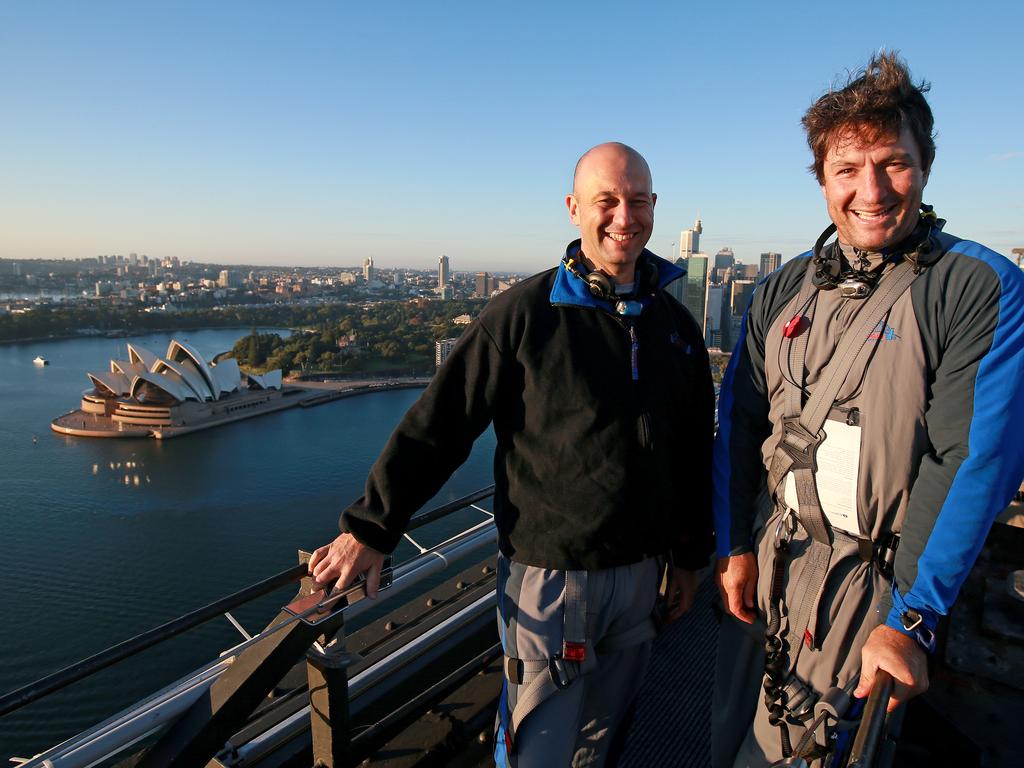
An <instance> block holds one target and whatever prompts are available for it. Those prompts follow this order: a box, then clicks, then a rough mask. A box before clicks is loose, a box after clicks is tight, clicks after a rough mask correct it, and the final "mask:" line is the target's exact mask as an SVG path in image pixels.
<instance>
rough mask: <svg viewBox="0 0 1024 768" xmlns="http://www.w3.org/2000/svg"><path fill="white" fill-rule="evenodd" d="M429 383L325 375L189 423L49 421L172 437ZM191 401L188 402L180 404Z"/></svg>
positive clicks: (69, 429) (68, 427) (243, 397)
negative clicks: (143, 423)
mask: <svg viewBox="0 0 1024 768" xmlns="http://www.w3.org/2000/svg"><path fill="white" fill-rule="evenodd" d="M428 383H430V379H429V378H425V377H404V378H386V379H383V378H377V379H375V378H362V379H329V378H324V379H320V380H316V379H312V380H298V379H294V380H289V381H286V382H285V385H284V387H283V388H282V390H281V391H280V393H277V392H269V391H267V390H260V391H256V392H251V393H248V394H240V395H236V396H235V397H233V398H232V400H231V403H230V406H229V407H227V408H225V409H224V410H223V411H222V412H220V413H216V414H215V415H214V416H212V417H204V418H201V419H196V420H195V421H193V422H191V423H189V420H188V418H187V416H186V417H185V418H183V419H182V420H181V422H180V423H174V424H170V425H160V426H154V427H146V426H128V425H125V424H122V423H121V422H119V421H115V420H113V419H111V418H110V417H109V416H104V415H98V414H94V413H88V412H86V411H83V410H82V409H76V410H74V411H69V412H68V413H65V414H63V415H61V416H58V417H57V418H56V419H54V420H53V421H52V422H51V423H50V428H51V429H52V430H53V431H54V432H58V433H61V434H65V435H73V436H76V437H107V438H121V437H154V438H156V439H158V440H169V439H171V438H173V437H181V436H183V435H187V434H191V433H193V432H199V431H201V430H204V429H210V428H212V427H220V426H223V425H225V424H231V423H233V422H236V421H241V420H243V419H249V418H252V417H254V416H262V415H264V414H268V413H275V412H277V411H282V410H285V409H288V408H293V407H295V406H301V407H303V408H309V407H312V406H316V405H322V404H324V403H329V402H333V401H334V400H340V399H343V398H347V397H355V396H358V395H365V394H370V393H373V392H381V391H387V390H393V389H415V388H422V387H425V386H426V385H427V384H428ZM183 405H184V406H186V407H187V406H188V405H191V404H190V403H186V404H183Z"/></svg>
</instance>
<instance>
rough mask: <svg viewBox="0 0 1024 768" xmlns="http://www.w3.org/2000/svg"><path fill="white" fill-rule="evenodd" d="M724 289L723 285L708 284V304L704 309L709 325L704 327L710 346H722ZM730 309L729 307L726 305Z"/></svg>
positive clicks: (705, 340) (705, 338) (706, 340)
mask: <svg viewBox="0 0 1024 768" xmlns="http://www.w3.org/2000/svg"><path fill="white" fill-rule="evenodd" d="M723 293H724V289H723V287H722V286H721V285H710V284H709V285H708V304H707V309H706V310H705V311H704V315H705V317H707V326H706V327H705V329H704V343H705V344H706V345H707V346H709V347H718V348H719V349H721V347H722V309H723V304H724V303H725V302H723V301H722V295H723ZM725 308H726V309H728V307H725Z"/></svg>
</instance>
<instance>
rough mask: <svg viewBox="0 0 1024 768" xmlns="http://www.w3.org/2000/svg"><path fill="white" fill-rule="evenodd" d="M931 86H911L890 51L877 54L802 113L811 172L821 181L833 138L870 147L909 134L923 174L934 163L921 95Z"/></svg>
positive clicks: (929, 114)
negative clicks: (915, 144) (810, 157)
mask: <svg viewBox="0 0 1024 768" xmlns="http://www.w3.org/2000/svg"><path fill="white" fill-rule="evenodd" d="M930 88H931V85H930V84H929V83H928V82H926V81H924V80H922V81H921V82H920V83H919V84H918V85H914V82H913V80H911V78H910V70H909V69H907V65H906V63H905V62H904V61H902V60H901V59H900V57H899V54H898V53H897V52H896V51H880V52H879V53H878V54H877V55H875V56H872V57H871V60H870V61H869V62H868V64H867V66H866V67H865V68H864V69H862V70H861V71H859V72H857V73H855V74H851V75H850V76H849V78H848V79H847V82H846V85H845V86H843V87H842V88H840V89H838V90H837V89H835V88H832V89H830V90H829V91H828V93H826V94H825V95H824V96H822V97H821V98H819V99H818V100H817V101H816V102H814V104H812V105H811V107H810V109H808V110H807V112H806V113H805V114H804V116H803V119H802V120H801V121H800V122H801V123H803V126H804V130H805V131H806V132H807V144H808V146H809V147H810V148H811V154H812V155H814V162H813V163H812V164H811V166H810V170H811V172H812V173H813V174H814V175H815V177H816V178H817V179H818V183H819V184H820V183H822V182H823V181H824V165H825V155H826V154H828V150H829V148H830V147H831V146H832V144H833V142H834V141H836V140H844V139H846V138H851V139H853V140H854V141H857V142H858V143H863V144H873V143H874V142H875V141H877V140H878V139H879V138H881V137H883V136H888V135H894V136H898V135H899V134H900V133H901V132H902V130H903V129H904V128H907V129H909V130H910V134H911V136H913V138H914V141H916V142H917V147H918V149H919V150H920V152H921V166H922V170H924V171H925V172H926V173H927V172H928V170H929V169H930V168H931V165H932V160H934V159H935V134H934V132H933V126H934V119H933V117H932V110H931V107H929V106H928V102H927V100H926V99H925V97H924V94H925V93H927V92H928V90H929V89H930Z"/></svg>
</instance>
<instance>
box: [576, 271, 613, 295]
mask: <svg viewBox="0 0 1024 768" xmlns="http://www.w3.org/2000/svg"><path fill="white" fill-rule="evenodd" d="M583 281H584V282H585V283H586V284H587V288H588V289H589V290H590V295H591V296H593V297H595V298H598V299H601V300H603V301H613V300H614V299H615V286H614V284H613V283H612V281H611V278H610V277H608V275H606V274H605V273H604V272H601V271H600V270H597V269H595V270H592V271H590V272H587V273H585V274H584V275H583Z"/></svg>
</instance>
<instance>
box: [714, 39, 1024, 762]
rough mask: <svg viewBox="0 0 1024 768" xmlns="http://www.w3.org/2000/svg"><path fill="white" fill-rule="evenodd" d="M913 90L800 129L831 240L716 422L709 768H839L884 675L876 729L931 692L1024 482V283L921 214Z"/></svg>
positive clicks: (750, 329)
mask: <svg viewBox="0 0 1024 768" xmlns="http://www.w3.org/2000/svg"><path fill="white" fill-rule="evenodd" d="M927 90H928V85H927V83H921V84H919V85H915V84H914V83H913V81H912V80H911V78H910V73H909V71H908V70H907V67H906V65H905V64H904V63H903V62H902V61H901V60H900V59H899V57H898V56H897V55H896V54H895V53H889V52H883V53H881V54H879V55H878V56H875V57H873V58H872V59H871V60H870V62H869V63H868V65H867V67H865V69H863V70H862V71H861V72H859V73H858V74H856V75H855V76H853V77H851V78H850V79H849V81H848V82H847V83H846V84H845V86H843V87H842V88H839V89H836V90H832V91H829V92H828V93H826V94H825V95H824V96H822V97H821V98H820V99H818V100H817V101H816V102H815V103H814V104H813V105H812V106H811V108H810V109H809V110H808V111H807V113H806V114H805V115H804V118H803V125H804V128H805V129H806V131H807V142H808V145H809V147H810V149H811V153H812V155H813V158H814V161H813V163H812V165H811V170H812V172H813V173H814V175H815V178H816V179H817V181H818V183H819V185H820V186H821V190H822V194H823V195H824V198H825V204H826V209H827V212H828V216H829V218H830V219H831V220H832V224H831V225H830V226H829V227H828V228H827V229H826V230H825V231H824V232H823V233H822V235H821V237H819V238H818V241H817V243H816V244H815V246H814V248H813V249H812V250H811V251H810V252H808V253H805V254H803V255H801V256H799V257H797V258H795V259H793V260H792V261H790V262H789V263H787V264H785V265H784V266H783V267H782V268H781V269H779V270H777V271H776V272H774V273H773V274H772V275H770V276H769V277H768V278H767V279H766V280H765V281H764V282H763V283H761V284H760V285H759V286H758V287H757V290H756V291H755V293H754V297H753V300H752V302H751V306H750V308H749V310H748V311H747V314H746V315H745V317H744V320H743V331H742V335H741V337H740V340H739V342H738V344H737V347H736V350H735V352H734V354H733V356H732V360H731V362H730V366H729V370H728V372H727V373H726V377H725V381H724V383H723V386H722V392H721V400H720V403H719V418H720V428H719V434H718V439H717V441H716V446H715V489H714V490H715V495H714V507H715V533H716V546H717V550H718V557H719V560H718V568H717V571H718V582H719V588H720V591H721V596H722V602H723V605H724V608H725V612H726V614H727V616H726V618H725V619H724V621H723V624H722V627H721V632H720V645H719V655H718V670H717V679H716V691H715V704H714V715H713V725H714V739H713V758H714V765H715V766H716V768H724V767H727V766H736V767H737V768H739V767H740V766H765V765H768V764H770V763H773V762H775V761H778V760H782V759H793V760H797V759H800V760H803V761H806V763H807V764H812V765H821V764H822V763H823V762H824V761H825V760H829V759H830V760H832V761H833V762H831V763H830V764H839V762H840V760H841V759H842V754H841V753H842V752H843V750H844V748H845V746H848V739H847V738H846V735H844V733H841V732H840V731H839V730H837V728H836V726H837V721H836V716H838V717H840V718H844V719H856V717H857V716H858V712H859V709H858V706H857V705H856V704H855V703H851V700H855V699H857V698H863V697H864V696H866V695H867V694H868V693H869V691H870V690H871V689H872V687H873V686H874V684H875V681H876V677H877V675H878V672H879V671H880V670H881V671H884V672H887V673H889V674H890V675H892V677H893V678H894V681H895V685H894V693H893V695H892V697H891V699H890V701H889V702H888V707H889V709H890V710H893V709H895V708H896V707H897V706H898V705H899V704H901V703H903V702H905V701H907V700H908V699H911V698H912V697H914V696H916V695H919V694H921V693H922V692H923V691H925V690H926V689H927V687H928V655H929V654H930V653H931V652H932V651H933V650H934V648H935V633H936V631H938V629H939V627H938V623H939V620H940V618H941V617H942V616H944V615H945V614H947V613H948V612H949V609H950V607H951V606H952V604H953V602H954V600H955V599H956V596H957V593H958V592H959V590H960V586H961V585H962V584H963V581H964V579H965V578H966V576H967V574H968V572H969V570H970V568H971V566H972V564H973V563H974V560H975V559H976V557H977V555H978V552H979V551H980V549H981V546H982V544H983V543H984V541H985V537H986V535H987V533H988V530H989V528H990V527H991V524H992V521H993V520H994V519H995V517H996V515H997V514H998V513H999V512H1000V511H1001V510H1002V509H1003V508H1004V507H1005V506H1006V504H1007V503H1008V502H1009V500H1010V499H1011V498H1012V496H1013V493H1014V491H1015V490H1016V488H1017V486H1018V485H1019V483H1020V480H1021V477H1022V475H1024V441H1021V440H1020V438H1019V435H1020V433H1021V431H1022V430H1024V400H1022V399H1021V398H1020V396H1019V393H1018V392H1017V386H1018V384H1019V382H1020V381H1021V379H1022V377H1024V273H1021V271H1020V270H1019V269H1017V268H1016V267H1015V266H1014V265H1013V264H1012V263H1011V262H1010V261H1009V259H1006V258H1004V257H1003V256H1000V255H999V254H997V253H995V252H993V251H991V250H989V249H987V248H985V247H984V246H982V245H979V244H978V243H975V242H972V241H970V240H965V239H962V238H959V237H955V236H953V235H950V234H948V233H946V232H943V231H942V228H943V225H944V224H945V221H944V220H943V219H940V218H938V217H937V216H936V215H935V212H934V211H933V210H932V208H931V206H928V205H924V204H923V203H922V197H923V195H924V189H925V185H926V184H927V183H928V178H929V175H930V173H931V172H932V162H933V160H934V158H935V143H934V140H933V121H932V113H931V109H930V108H929V106H928V102H927V101H926V100H925V97H924V94H925V93H926V92H927ZM833 234H834V235H835V237H834V238H832V236H833ZM830 755H831V757H830ZM793 764H796V763H793Z"/></svg>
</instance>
